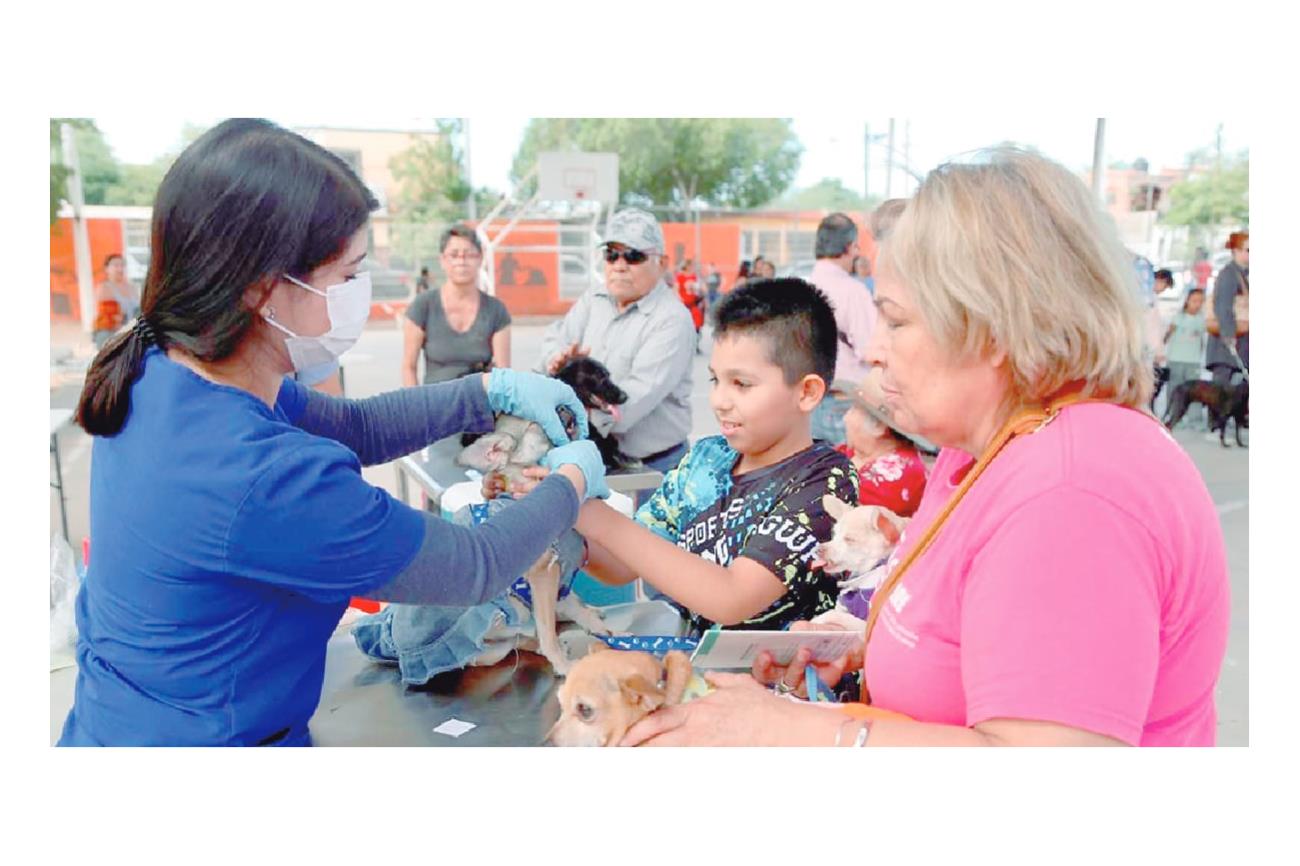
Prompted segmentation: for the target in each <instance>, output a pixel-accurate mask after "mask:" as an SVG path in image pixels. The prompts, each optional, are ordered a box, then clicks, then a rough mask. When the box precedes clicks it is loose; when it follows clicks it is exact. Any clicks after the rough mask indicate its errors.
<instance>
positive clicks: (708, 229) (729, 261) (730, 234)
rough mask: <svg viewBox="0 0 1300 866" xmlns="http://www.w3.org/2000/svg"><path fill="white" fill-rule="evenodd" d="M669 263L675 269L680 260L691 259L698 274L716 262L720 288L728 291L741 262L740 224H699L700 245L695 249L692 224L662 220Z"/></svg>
mask: <svg viewBox="0 0 1300 866" xmlns="http://www.w3.org/2000/svg"><path fill="white" fill-rule="evenodd" d="M660 227H661V228H662V229H663V230H664V245H665V246H666V247H667V250H666V252H667V254H668V264H669V266H670V267H671V268H672V269H673V270H676V269H677V266H678V265H680V264H681V263H682V260H683V259H694V260H695V263H696V266H697V267H698V268H699V271H700V273H701V274H703V273H704V266H705V265H707V264H712V265H715V266H716V267H717V269H718V272H719V273H720V274H722V291H724V292H725V291H729V290H730V289H731V284H732V282H733V281H734V280H735V278H736V265H737V264H738V263H739V261H740V226H738V225H736V224H735V223H701V224H700V246H701V247H702V248H703V250H702V252H697V251H696V249H695V224H694V223H661V224H660Z"/></svg>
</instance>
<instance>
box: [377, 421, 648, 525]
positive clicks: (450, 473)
mask: <svg viewBox="0 0 1300 866" xmlns="http://www.w3.org/2000/svg"><path fill="white" fill-rule="evenodd" d="M460 452H461V445H460V435H459V434H457V435H455V436H448V437H447V438H446V439H440V440H438V441H437V442H435V443H433V444H432V445H430V446H429V447H428V448H425V449H424V450H423V451H417V452H415V453H414V454H408V455H406V456H405V457H402V458H400V459H398V460H397V461H396V463H395V464H394V465H395V466H396V467H397V491H398V498H400V499H401V500H402V501H403V502H407V503H409V502H410V498H409V497H410V487H409V482H412V481H414V482H415V485H416V487H417V488H418V489H419V490H420V492H421V493H423V494H424V496H425V497H426V507H431V508H433V509H434V510H438V508H439V503H440V502H441V500H442V494H443V491H444V490H446V489H447V488H448V487H450V486H451V485H453V484H458V483H459V482H461V481H468V480H469V476H468V475H467V474H466V473H465V467H463V466H457V465H456V455H457V454H459V453H460ZM605 480H606V482H607V483H608V484H609V489H610V490H615V491H618V492H619V493H625V494H627V495H628V496H633V497H635V494H636V493H637V492H638V491H641V490H653V489H655V488H656V487H658V486H659V482H660V481H661V480H663V474H662V473H659V472H655V471H654V470H647V471H645V472H616V473H611V474H609V475H606V476H605Z"/></svg>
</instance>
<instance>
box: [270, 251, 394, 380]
mask: <svg viewBox="0 0 1300 866" xmlns="http://www.w3.org/2000/svg"><path fill="white" fill-rule="evenodd" d="M284 278H285V279H286V280H288V281H289V282H291V283H293V284H294V285H295V286H299V287H301V288H303V289H306V290H307V291H309V292H312V293H313V294H317V295H320V296H321V297H323V298H325V301H326V304H327V305H328V306H327V308H326V309H327V311H328V312H329V317H330V328H329V330H328V331H326V332H325V333H323V334H321V335H320V336H319V337H300V336H298V335H297V334H295V333H294V332H293V331H290V330H289V329H288V328H286V327H285V326H284V325H281V324H280V323H279V322H277V321H275V319H272V318H271V317H270V316H269V315H267V314H266V313H263V314H262V315H263V316H264V317H265V318H266V321H267V323H268V324H270V325H272V326H274V327H276V328H278V329H279V330H281V331H283V332H284V333H286V334H288V335H289V336H288V337H287V338H286V339H285V341H284V345H285V347H286V348H287V349H288V350H289V360H290V361H291V362H292V363H293V368H294V369H295V370H298V371H300V372H301V371H302V370H307V369H309V368H311V367H315V366H318V365H321V364H329V363H332V362H334V361H337V360H338V358H339V356H340V355H342V354H343V353H344V352H346V351H347V350H348V349H351V348H352V347H353V346H354V345H356V342H357V340H359V339H360V338H361V329H362V328H364V327H365V325H366V320H367V319H369V318H370V293H371V288H370V274H368V273H364V274H360V275H358V276H357V277H356V278H354V279H351V280H348V281H347V282H343V283H339V284H338V285H336V286H329V287H327V288H326V289H325V291H323V292H322V291H321V290H320V289H314V288H312V287H311V286H309V285H307V284H306V283H304V282H302V281H300V280H296V279H294V278H293V277H291V276H289V275H288V274H285V276H284Z"/></svg>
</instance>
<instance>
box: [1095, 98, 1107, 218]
mask: <svg viewBox="0 0 1300 866" xmlns="http://www.w3.org/2000/svg"><path fill="white" fill-rule="evenodd" d="M1105 172H1106V118H1104V117H1099V118H1097V134H1096V137H1095V139H1094V140H1093V144H1092V194H1093V196H1094V197H1096V199H1097V203H1098V204H1100V205H1101V207H1102V210H1105V209H1106V197H1105V195H1104V191H1105V189H1106V187H1105V185H1104V183H1103V180H1102V178H1103V177H1104V175H1105Z"/></svg>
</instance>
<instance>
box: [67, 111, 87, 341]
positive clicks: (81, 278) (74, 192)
mask: <svg viewBox="0 0 1300 866" xmlns="http://www.w3.org/2000/svg"><path fill="white" fill-rule="evenodd" d="M59 136H60V138H61V139H62V143H63V164H64V165H66V166H67V167H68V170H69V174H68V203H69V204H71V205H72V248H73V253H74V255H75V257H76V261H77V294H78V297H79V298H80V300H81V329H82V330H83V331H85V332H86V333H88V334H89V333H90V332H91V331H92V330H94V326H95V286H94V283H93V280H92V273H91V268H90V236H89V235H88V234H87V233H86V215H85V212H84V211H83V208H85V206H86V199H85V196H84V194H83V192H82V188H81V160H80V158H79V157H78V156H77V142H76V139H75V138H74V136H73V131H72V126H71V125H69V124H67V123H64V124H62V125H61V126H60V128H59Z"/></svg>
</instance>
